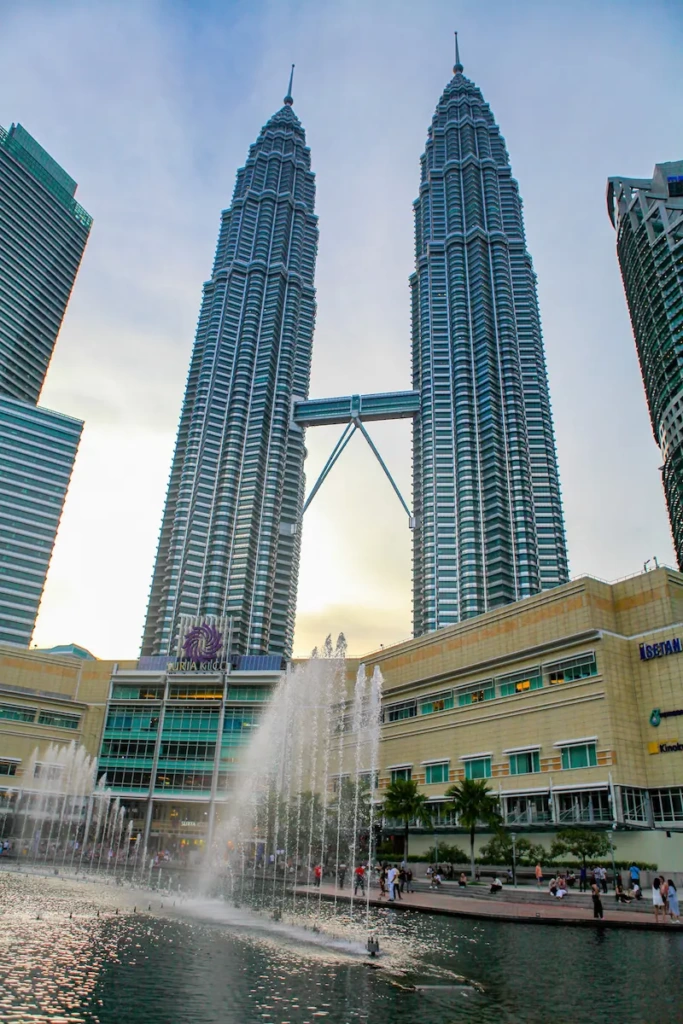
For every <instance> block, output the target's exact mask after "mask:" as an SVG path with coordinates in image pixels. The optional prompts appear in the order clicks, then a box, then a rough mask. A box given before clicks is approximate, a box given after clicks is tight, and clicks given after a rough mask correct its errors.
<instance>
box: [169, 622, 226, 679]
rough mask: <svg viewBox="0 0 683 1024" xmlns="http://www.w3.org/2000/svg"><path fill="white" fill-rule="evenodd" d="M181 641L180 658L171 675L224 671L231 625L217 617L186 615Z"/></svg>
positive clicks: (171, 666) (170, 668)
mask: <svg viewBox="0 0 683 1024" xmlns="http://www.w3.org/2000/svg"><path fill="white" fill-rule="evenodd" d="M179 632H180V635H179V638H178V657H177V659H176V661H175V662H173V663H172V664H170V665H169V666H168V668H169V671H171V672H220V671H221V670H222V669H223V668H225V660H226V657H227V653H228V652H227V650H226V643H225V638H226V636H227V623H226V622H225V620H216V619H213V618H209V617H208V616H207V618H205V619H199V618H190V617H189V616H183V619H182V620H181V622H180V631H179Z"/></svg>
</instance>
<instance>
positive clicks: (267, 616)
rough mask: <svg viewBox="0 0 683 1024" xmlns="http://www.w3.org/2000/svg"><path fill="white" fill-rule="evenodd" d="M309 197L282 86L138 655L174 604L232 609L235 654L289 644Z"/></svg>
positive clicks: (251, 178) (234, 243) (230, 212)
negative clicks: (295, 412)
mask: <svg viewBox="0 0 683 1024" xmlns="http://www.w3.org/2000/svg"><path fill="white" fill-rule="evenodd" d="M290 85H291V83H290ZM290 92H291V89H290ZM314 206H315V181H314V175H313V172H312V171H311V155H310V150H309V149H308V147H307V145H306V136H305V132H304V129H303V127H302V125H301V123H300V121H299V119H298V118H297V116H296V114H295V113H294V111H293V109H292V98H291V95H289V94H288V95H287V96H286V97H285V102H284V106H283V107H282V108H281V110H279V111H278V112H277V113H276V114H275V115H274V116H273V117H272V118H271V119H270V120H269V121H268V123H267V124H266V125H265V126H264V127H263V129H262V130H261V132H260V134H259V136H258V139H257V140H256V142H255V143H254V144H253V145H252V146H251V147H250V150H249V156H248V158H247V161H246V164H245V166H244V167H243V168H241V169H240V170H239V171H238V173H237V182H236V185H235V190H234V194H233V199H232V204H231V206H230V208H229V209H227V210H225V211H224V212H223V214H222V217H221V226H220V232H219V237H218V245H217V248H216V256H215V260H214V265H213V271H212V274H211V278H210V280H209V281H207V282H206V284H205V285H204V296H203V301H202V307H201V311H200V315H199V323H198V326H197V333H196V338H195V343H194V350H193V354H192V361H191V365H190V371H189V376H188V380H187V387H186V392H185V399H184V403H183V408H182V413H181V418H180V426H179V429H178V437H177V442H176V449H175V454H174V458H173V465H172V468H171V477H170V482H169V488H168V494H167V499H166V506H165V510H164V517H163V522H162V527H161V535H160V540H159V548H158V553H157V560H156V565H155V569H154V576H153V581H152V589H151V595H150V601H149V607H148V612H147V621H146V625H145V632H144V638H143V645H142V653H143V655H154V654H170V653H172V652H175V650H176V645H177V634H178V629H179V622H180V617H181V616H182V615H193V616H197V615H199V616H205V615H206V616H209V615H215V616H218V617H223V616H228V617H231V618H232V620H233V634H232V650H233V651H234V652H235V653H239V654H282V655H283V656H287V655H289V654H290V653H291V646H292V638H293V633H294V616H295V606H296V589H297V577H298V567H299V552H300V536H301V531H300V520H301V509H302V506H303V496H304V456H305V449H304V435H303V431H302V430H301V429H300V428H299V427H297V426H296V425H295V424H294V423H293V421H292V416H291V409H292V401H293V399H296V398H306V397H307V395H308V389H309V378H310V367H311V348H312V341H313V328H314V321H315V312H316V304H315V290H314V272H315V261H316V254H317V244H318V225H317V218H316V216H315V213H314Z"/></svg>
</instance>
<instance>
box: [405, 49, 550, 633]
mask: <svg viewBox="0 0 683 1024" xmlns="http://www.w3.org/2000/svg"><path fill="white" fill-rule="evenodd" d="M462 72H463V68H462V65H461V64H460V63H459V62H458V63H456V66H455V68H454V77H453V78H452V79H451V81H450V83H449V84H448V85H447V87H446V89H445V91H444V93H443V95H442V97H441V99H440V100H439V103H438V105H437V108H436V112H435V114H434V118H433V120H432V124H431V126H430V128H429V130H428V137H427V144H426V148H425V152H424V154H423V156H422V175H421V181H420V192H419V197H418V198H417V199H416V200H415V202H414V204H413V205H414V214H415V257H416V267H415V273H414V274H413V275H412V277H411V281H410V284H411V295H412V364H413V388H414V390H415V391H418V392H419V394H420V397H421V414H420V416H418V417H416V419H415V421H414V428H413V495H414V499H413V500H414V514H415V517H416V527H415V530H414V535H413V581H414V582H413V624H414V632H415V635H420V634H423V633H426V632H429V631H430V630H433V629H438V628H439V627H441V626H448V625H451V624H452V623H455V622H458V621H459V620H461V619H465V618H469V617H471V616H473V615H479V614H482V613H483V612H486V611H487V610H488V609H490V608H495V607H497V606H499V605H503V604H506V603H507V602H510V601H516V600H518V599H520V598H523V597H526V596H528V595H530V594H535V593H537V592H538V591H540V590H542V589H545V588H549V587H554V586H557V585H558V584H560V583H564V582H565V581H566V580H567V578H568V571H567V555H566V547H565V537H564V522H563V515H562V505H561V500H560V487H559V479H558V472H557V460H556V454H555V440H554V435H553V424H552V415H551V409H550V399H549V395H548V383H547V376H546V368H545V356H544V351H543V341H542V336H541V325H540V317H539V311H538V301H537V295H536V279H535V275H534V271H533V267H532V263H531V257H530V256H529V253H528V251H527V248H526V242H525V237H524V224H523V218H522V203H521V199H520V196H519V190H518V186H517V182H516V181H515V180H514V178H513V177H512V171H511V168H510V161H509V158H508V154H507V151H506V148H505V142H504V140H503V138H502V136H501V134H500V131H499V128H498V126H497V125H496V123H495V121H494V118H493V114H492V113H491V109H490V108H489V106H488V104H487V103H486V102H485V101H484V98H483V96H482V94H481V91H480V90H479V89H478V88H477V86H476V85H474V84H473V83H472V82H471V81H469V79H467V78H465V77H464V75H463V73H462Z"/></svg>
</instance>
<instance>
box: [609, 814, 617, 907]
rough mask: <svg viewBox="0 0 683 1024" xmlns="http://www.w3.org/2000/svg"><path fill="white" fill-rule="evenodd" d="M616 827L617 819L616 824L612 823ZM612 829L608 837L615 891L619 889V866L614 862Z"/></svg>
mask: <svg viewBox="0 0 683 1024" xmlns="http://www.w3.org/2000/svg"><path fill="white" fill-rule="evenodd" d="M616 827H617V823H616V821H615V822H614V824H613V825H612V829H616ZM612 829H610V830H609V832H608V833H607V838H608V839H609V848H610V853H611V854H612V885H613V886H614V891H615V892H616V891H617V866H616V864H615V862H614V843H613V842H612Z"/></svg>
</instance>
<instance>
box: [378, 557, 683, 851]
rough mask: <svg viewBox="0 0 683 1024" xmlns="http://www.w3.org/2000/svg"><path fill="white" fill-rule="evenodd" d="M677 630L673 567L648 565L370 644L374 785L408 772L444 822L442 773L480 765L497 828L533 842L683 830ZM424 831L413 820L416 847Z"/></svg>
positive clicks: (629, 838) (677, 585) (680, 633)
mask: <svg viewBox="0 0 683 1024" xmlns="http://www.w3.org/2000/svg"><path fill="white" fill-rule="evenodd" d="M681 644H683V575H681V574H680V573H677V572H674V571H672V570H668V569H657V570H655V571H652V572H648V573H643V574H641V575H639V576H636V577H633V578H631V579H627V580H623V581H621V582H618V583H615V584H607V583H603V582H601V581H599V580H596V579H592V578H590V577H585V578H581V579H578V580H575V581H573V582H571V583H568V584H565V585H564V586H562V587H558V588H556V589H554V590H551V591H546V592H545V593H543V594H539V595H537V596H535V597H532V598H528V599H526V600H524V601H520V602H518V603H517V604H514V605H506V606H504V607H502V608H498V609H496V610H494V611H491V612H488V613H487V614H485V615H483V616H480V617H477V618H474V619H470V620H467V621H465V622H461V623H459V624H458V625H456V626H452V627H449V628H447V629H443V630H439V631H437V632H435V633H431V634H428V635H426V636H423V637H419V638H417V639H414V640H411V641H407V642H406V643H402V644H399V645H397V646H394V647H391V648H388V649H384V650H382V651H379V652H374V653H373V654H371V655H369V656H368V657H367V658H365V659H363V660H364V661H365V663H366V666H367V669H368V671H369V672H370V671H372V669H373V668H374V666H375V665H378V666H379V667H380V669H381V671H382V674H383V676H384V699H383V705H384V723H383V726H382V738H381V753H380V766H381V770H380V776H379V792H380V795H381V793H382V792H383V791H384V790H385V789H386V787H387V786H388V785H389V783H390V781H391V779H392V778H396V777H403V776H404V775H405V774H407V773H409V774H410V777H411V778H412V779H414V780H415V781H416V782H417V783H418V784H419V786H420V789H421V790H422V792H423V793H424V794H425V795H426V796H427V797H428V798H429V799H430V801H433V803H434V805H435V810H436V821H437V823H438V824H440V827H441V829H446V828H447V824H448V822H449V821H450V820H451V819H450V818H448V816H447V815H442V814H440V812H439V809H438V804H439V803H442V802H443V801H444V795H445V791H446V789H447V787H448V785H449V784H452V783H454V782H456V781H458V780H459V779H462V778H465V777H466V776H467V777H474V778H480V777H483V778H488V779H489V785H490V787H491V789H492V790H493V791H494V792H495V793H496V794H498V795H499V797H500V802H501V809H502V812H503V814H504V818H505V822H506V824H507V825H508V827H510V828H511V829H518V830H523V831H524V830H528V831H529V832H533V833H534V840H535V841H538V840H542V839H546V840H548V839H549V837H550V836H551V834H552V832H554V831H555V830H557V829H558V828H563V827H569V826H574V825H589V826H594V827H598V828H599V827H603V828H609V827H612V826H613V825H614V824H616V826H617V828H618V829H619V832H620V836H619V839H618V841H617V846H618V848H619V851H620V853H619V855H620V856H631V855H632V854H631V853H630V852H627V851H630V850H631V849H632V848H633V847H634V843H635V844H636V848H637V849H640V848H642V849H644V848H645V845H649V847H651V852H652V850H654V847H656V848H657V849H659V848H660V846H661V845H662V844H661V842H660V838H661V837H665V836H666V832H667V831H668V832H675V831H677V830H683V716H681V717H679V715H677V714H674V713H675V712H681V711H683V651H682V650H681ZM641 645H645V646H644V648H643V656H641ZM653 645H659V646H657V647H654V646H653ZM648 653H649V654H650V655H651V656H650V657H645V655H647V654H648ZM656 709H658V710H659V713H660V716H661V717H660V724H659V725H658V726H655V725H652V724H651V721H650V720H651V715H652V712H653V711H655V710H656ZM655 718H656V716H655ZM679 745H680V749H678V747H679ZM437 780H438V781H437ZM652 829H657V830H659V832H660V833H661V836H659V837H657V838H656V839H653V838H652V837H650V838H649V839H648V840H647V841H646V840H645V836H644V834H643V830H652ZM627 832H628V833H629V834H628V835H626V833H627ZM544 833H545V835H544ZM678 838H683V837H680V836H679V837H678ZM653 842H654V846H653V845H652V844H653ZM432 843H433V836H432V835H423V836H420V834H419V832H418V834H416V837H415V841H414V844H413V849H414V850H415V851H416V852H417V851H418V850H419V849H420V848H421V847H424V846H426V845H431V844H432ZM665 845H666V844H665ZM674 848H675V850H676V851H679V850H680V851H681V853H682V854H683V844H681V845H680V846H679V844H678V841H677V838H676V837H675V836H674V837H673V842H672V843H670V844H669V851H670V854H671V855H673V853H674ZM640 856H641V857H642V858H643V859H647V858H645V857H644V856H643V854H642V853H641V854H640ZM667 856H668V855H667ZM654 859H657V858H656V857H655V858H654ZM660 859H661V856H660ZM674 859H676V860H678V859H680V857H679V854H678V852H676V854H675V857H674ZM671 866H672V867H673V865H671ZM677 867H678V869H681V868H683V861H682V862H681V863H680V864H678V865H677Z"/></svg>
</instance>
